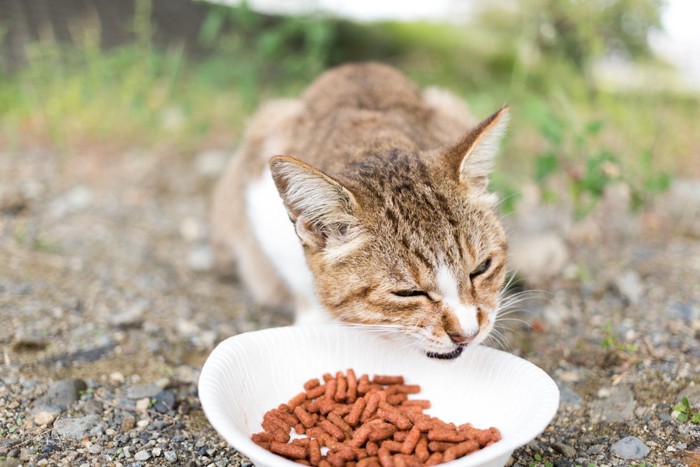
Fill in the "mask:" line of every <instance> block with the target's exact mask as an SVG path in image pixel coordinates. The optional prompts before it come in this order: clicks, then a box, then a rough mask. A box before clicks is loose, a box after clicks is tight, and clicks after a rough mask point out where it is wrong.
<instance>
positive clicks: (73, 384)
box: [32, 378, 87, 415]
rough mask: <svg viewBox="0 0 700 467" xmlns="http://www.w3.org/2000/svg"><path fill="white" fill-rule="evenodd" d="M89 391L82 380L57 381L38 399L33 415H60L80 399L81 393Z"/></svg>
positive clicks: (34, 405)
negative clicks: (44, 413) (41, 413)
mask: <svg viewBox="0 0 700 467" xmlns="http://www.w3.org/2000/svg"><path fill="white" fill-rule="evenodd" d="M86 389H87V384H86V383H85V381H83V380H82V379H78V378H69V379H62V380H60V381H56V382H55V383H53V384H52V385H51V386H49V389H48V390H47V391H46V394H44V395H43V396H42V397H40V398H39V399H37V400H36V401H35V402H34V404H33V408H32V413H39V412H50V413H52V414H54V415H58V414H59V413H61V412H62V411H64V410H66V409H67V408H68V407H70V406H71V405H73V404H74V403H75V402H77V401H78V400H79V399H80V393H81V392H82V391H85V390H86Z"/></svg>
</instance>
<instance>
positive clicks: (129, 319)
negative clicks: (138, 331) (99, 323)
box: [109, 300, 148, 328]
mask: <svg viewBox="0 0 700 467" xmlns="http://www.w3.org/2000/svg"><path fill="white" fill-rule="evenodd" d="M147 308H148V303H147V302H146V301H145V300H140V301H138V302H136V303H134V304H132V305H131V306H130V307H129V308H127V309H126V310H124V311H121V312H118V313H114V314H111V315H110V316H109V324H111V325H113V326H117V327H120V328H138V327H140V326H141V325H142V324H143V317H144V313H145V311H146V309H147Z"/></svg>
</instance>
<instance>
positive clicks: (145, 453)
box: [134, 449, 151, 462]
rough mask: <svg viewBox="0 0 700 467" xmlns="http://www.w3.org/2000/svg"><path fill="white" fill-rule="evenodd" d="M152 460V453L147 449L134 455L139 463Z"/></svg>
mask: <svg viewBox="0 0 700 467" xmlns="http://www.w3.org/2000/svg"><path fill="white" fill-rule="evenodd" d="M150 458H151V453H150V452H148V451H147V450H145V449H143V450H141V451H139V452H137V453H136V454H134V460H137V461H139V462H142V461H147V460H148V459H150Z"/></svg>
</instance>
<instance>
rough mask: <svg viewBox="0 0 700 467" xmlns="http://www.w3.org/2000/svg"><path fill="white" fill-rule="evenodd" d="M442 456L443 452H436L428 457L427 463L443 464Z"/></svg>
mask: <svg viewBox="0 0 700 467" xmlns="http://www.w3.org/2000/svg"><path fill="white" fill-rule="evenodd" d="M442 458H443V455H442V453H441V452H434V453H432V454H431V455H430V457H428V460H427V461H425V465H438V464H442Z"/></svg>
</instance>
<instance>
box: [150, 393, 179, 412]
mask: <svg viewBox="0 0 700 467" xmlns="http://www.w3.org/2000/svg"><path fill="white" fill-rule="evenodd" d="M173 408H175V392H173V391H170V390H163V391H161V392H159V393H158V394H156V397H155V404H153V410H155V411H156V412H159V413H167V412H168V411H170V410H173Z"/></svg>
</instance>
